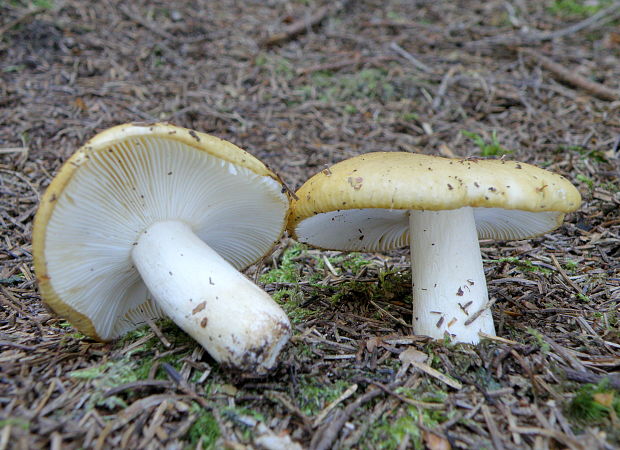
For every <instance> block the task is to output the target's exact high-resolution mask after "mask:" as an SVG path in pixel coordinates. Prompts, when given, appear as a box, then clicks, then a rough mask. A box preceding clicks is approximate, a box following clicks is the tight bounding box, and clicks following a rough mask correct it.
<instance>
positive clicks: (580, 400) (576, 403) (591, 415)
mask: <svg viewBox="0 0 620 450" xmlns="http://www.w3.org/2000/svg"><path fill="white" fill-rule="evenodd" d="M619 394H620V392H619V391H617V390H614V389H612V388H610V387H609V384H608V383H606V382H602V383H599V384H586V385H584V386H583V387H581V388H580V389H579V390H578V391H577V393H576V394H575V396H574V397H573V399H572V400H571V402H570V403H569V404H568V407H567V413H568V415H569V416H570V417H572V418H574V419H575V420H576V421H577V422H579V423H581V424H583V425H601V426H602V425H605V424H606V422H607V421H609V420H610V418H611V414H612V411H613V413H615V415H616V417H618V416H620V395H619Z"/></svg>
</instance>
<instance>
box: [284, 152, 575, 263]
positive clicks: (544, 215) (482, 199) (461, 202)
mask: <svg viewBox="0 0 620 450" xmlns="http://www.w3.org/2000/svg"><path fill="white" fill-rule="evenodd" d="M296 195H297V197H298V200H295V201H293V202H292V205H291V210H290V214H289V222H288V230H289V233H290V234H291V235H292V236H293V237H294V238H296V239H298V240H299V241H300V242H305V243H308V244H310V245H314V246H317V247H321V248H326V249H334V250H356V251H375V250H387V249H390V248H396V247H402V246H406V245H408V244H409V229H408V213H407V211H409V210H429V211H440V210H450V209H458V208H462V207H473V208H474V215H475V217H476V224H477V229H478V236H479V238H481V239H523V238H527V237H532V236H536V235H540V234H544V233H546V232H548V231H551V230H553V229H555V228H557V227H558V226H560V224H561V223H562V221H563V218H564V214H565V213H567V212H571V211H574V210H576V209H577V208H578V207H579V205H580V204H581V196H580V194H579V192H578V191H577V189H576V188H575V187H574V186H573V185H572V184H571V183H570V182H569V181H568V180H567V179H566V178H564V177H563V176H561V175H558V174H554V173H552V172H549V171H547V170H544V169H541V168H538V167H535V166H532V165H529V164H525V163H520V162H514V161H503V160H482V159H449V158H443V157H438V156H429V155H422V154H414V153H406V152H375V153H366V154H363V155H359V156H356V157H354V158H350V159H347V160H345V161H341V162H339V163H337V164H335V165H333V166H332V167H330V168H328V169H325V170H323V171H321V172H319V173H317V174H316V175H314V176H313V177H311V178H310V179H309V180H308V181H306V183H304V185H303V186H302V187H301V188H300V189H299V190H298V191H297V192H296Z"/></svg>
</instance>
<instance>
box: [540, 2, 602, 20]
mask: <svg viewBox="0 0 620 450" xmlns="http://www.w3.org/2000/svg"><path fill="white" fill-rule="evenodd" d="M612 1H613V0H598V1H594V2H592V1H587V0H555V1H554V2H553V3H552V4H551V6H549V11H551V12H552V13H554V14H556V15H558V16H562V17H567V16H579V17H586V16H590V15H592V14H594V13H597V12H598V11H600V10H601V9H603V8H605V7H607V6H609V5H610V4H611V2H612Z"/></svg>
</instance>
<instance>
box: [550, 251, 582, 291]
mask: <svg viewBox="0 0 620 450" xmlns="http://www.w3.org/2000/svg"><path fill="white" fill-rule="evenodd" d="M551 261H553V265H554V266H555V268H556V269H558V272H560V275H561V276H562V278H564V280H565V281H566V282H567V283H568V284H570V286H571V287H572V288H573V289H574V290H575V291H576V292H577V294H582V293H583V290H582V289H581V288H580V287H579V286H577V284H576V283H575V282H574V281H573V280H571V279H570V278H569V277H568V275H566V272H564V269H562V266H561V265H560V263H559V262H558V259H557V258H556V257H555V255H554V254H551Z"/></svg>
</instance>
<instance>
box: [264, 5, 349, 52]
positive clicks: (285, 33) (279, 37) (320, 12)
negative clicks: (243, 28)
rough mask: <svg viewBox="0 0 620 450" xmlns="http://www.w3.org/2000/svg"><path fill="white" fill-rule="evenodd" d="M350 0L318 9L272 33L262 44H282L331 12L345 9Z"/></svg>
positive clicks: (317, 22) (319, 22) (304, 31)
mask: <svg viewBox="0 0 620 450" xmlns="http://www.w3.org/2000/svg"><path fill="white" fill-rule="evenodd" d="M347 3H348V2H347V1H344V2H339V3H337V4H336V5H335V6H333V7H330V6H329V5H325V6H323V7H321V8H319V9H317V10H316V11H315V12H314V14H312V15H311V16H310V17H308V18H307V19H304V20H298V21H296V22H293V23H292V24H290V25H288V26H287V27H285V28H284V29H283V30H282V31H281V32H279V33H276V34H272V35H271V36H268V37H267V38H265V39H263V40H262V41H261V45H262V46H264V47H271V46H274V45H278V44H282V43H283V42H286V41H290V40H291V39H293V38H295V37H297V36H299V35H300V34H305V33H307V32H308V30H309V29H310V28H312V27H316V26H317V25H320V24H321V22H323V21H324V20H325V19H326V18H327V16H329V15H330V14H335V13H337V12H338V11H340V10H341V9H343V8H344V7H345V6H346V4H347Z"/></svg>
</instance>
